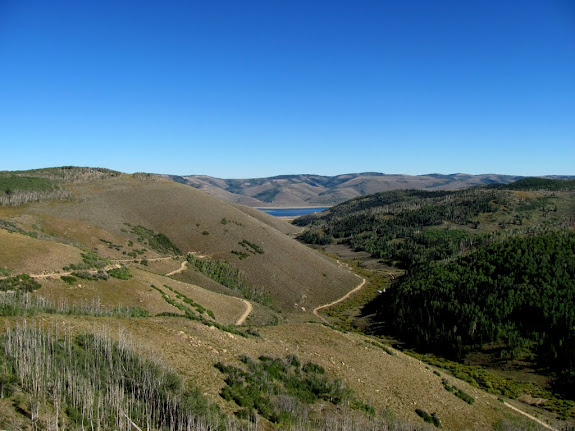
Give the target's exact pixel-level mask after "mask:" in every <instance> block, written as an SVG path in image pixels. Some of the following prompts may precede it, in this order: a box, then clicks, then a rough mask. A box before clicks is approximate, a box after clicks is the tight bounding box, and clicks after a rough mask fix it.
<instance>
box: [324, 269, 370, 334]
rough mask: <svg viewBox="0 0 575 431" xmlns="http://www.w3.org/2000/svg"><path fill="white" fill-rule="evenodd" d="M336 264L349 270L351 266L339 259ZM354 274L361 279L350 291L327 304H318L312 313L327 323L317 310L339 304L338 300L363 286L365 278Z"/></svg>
mask: <svg viewBox="0 0 575 431" xmlns="http://www.w3.org/2000/svg"><path fill="white" fill-rule="evenodd" d="M337 264H338V265H339V266H340V267H345V268H347V269H348V270H349V271H351V267H350V266H349V265H348V264H346V263H341V262H340V261H339V260H338V261H337ZM354 275H355V276H356V277H357V278H359V279H360V280H361V283H359V284H358V285H357V287H356V288H355V289H352V290H350V291H349V292H347V293H346V294H345V295H343V296H342V297H341V298H339V299H336V300H335V301H333V302H330V303H329V304H323V305H320V306H318V307H315V308H314V309H313V314H314V315H316V316H317V317H319V318H320V319H321V320H322V321H323V322H324V323H328V324H329V322H328V321H327V320H326V319H325V318H324V317H322V316H320V314H319V310H323V309H324V308H328V307H331V306H332V305H335V304H339V303H340V302H342V301H345V300H346V299H347V298H349V297H350V296H351V295H353V294H354V293H355V292H357V291H358V290H360V289H361V288H362V287H363V286H365V283H366V282H367V281H366V279H365V278H363V277H360V276H359V275H357V274H354Z"/></svg>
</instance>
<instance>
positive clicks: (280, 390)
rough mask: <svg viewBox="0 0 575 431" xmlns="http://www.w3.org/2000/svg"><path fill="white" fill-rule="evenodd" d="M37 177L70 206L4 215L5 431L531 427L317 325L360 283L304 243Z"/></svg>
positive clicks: (373, 346)
mask: <svg viewBox="0 0 575 431" xmlns="http://www.w3.org/2000/svg"><path fill="white" fill-rule="evenodd" d="M19 174H21V173H19ZM27 175H28V176H31V177H32V176H33V177H34V178H47V179H49V180H50V181H54V182H55V183H56V184H57V186H58V187H60V188H61V189H62V190H63V191H65V192H66V193H68V194H69V196H70V198H69V199H66V200H60V201H53V200H51V201H40V202H30V203H26V204H19V205H4V206H0V243H1V245H2V247H0V327H2V328H3V332H2V334H0V428H2V429H22V430H36V429H38V430H54V429H59V430H64V429H66V430H79V429H88V428H89V429H92V428H94V429H97V428H98V427H100V429H119V430H133V429H137V428H136V427H139V428H141V429H151V430H180V429H181V430H184V429H197V430H208V429H210V430H216V429H218V430H248V429H250V430H272V429H293V430H309V429H317V430H326V431H327V430H333V429H341V430H344V429H346V430H347V429H356V430H360V429H382V430H385V429H395V430H403V429H405V430H407V429H410V430H411V429H429V427H431V426H433V425H430V424H428V423H426V422H425V420H426V419H427V420H428V421H430V423H433V422H434V421H435V423H436V424H439V423H441V425H442V426H443V428H445V429H455V430H457V429H472V428H478V429H487V428H490V427H491V426H493V425H494V424H495V425H497V426H498V427H499V429H513V427H523V426H524V425H525V421H527V419H525V418H524V417H522V416H521V415H519V414H518V413H517V412H515V411H514V410H512V409H510V408H509V407H508V406H506V405H505V404H503V403H502V402H500V401H498V400H497V398H496V397H494V396H492V395H489V394H487V393H485V392H483V391H481V390H479V389H477V388H474V387H472V386H470V385H468V384H467V383H465V382H462V381H459V380H458V379H456V378H455V377H453V376H451V375H449V374H447V373H445V372H443V371H442V372H441V373H439V372H437V371H435V370H434V369H433V368H432V367H429V366H426V365H424V364H423V363H422V362H420V361H419V360H416V359H413V358H410V357H408V356H405V355H403V354H402V353H400V352H397V351H396V350H394V349H392V348H391V347H389V346H388V345H385V344H382V343H381V342H380V341H377V340H375V339H372V338H369V337H366V336H364V335H361V334H353V333H345V332H341V331H336V330H334V329H332V328H330V327H328V326H325V325H323V324H321V323H320V321H319V318H318V317H316V316H315V315H314V314H313V313H312V309H313V308H315V307H316V306H318V305H320V304H325V303H328V302H331V301H333V300H335V299H337V298H339V297H341V296H343V295H344V294H345V293H347V292H348V291H350V290H351V289H352V288H355V287H356V286H357V285H358V283H359V281H360V280H359V279H358V277H356V276H355V275H354V274H352V273H351V272H349V270H348V269H347V268H346V267H345V266H343V265H341V264H338V263H337V262H335V261H334V260H332V259H331V258H328V257H326V256H323V255H320V254H319V253H317V252H316V251H314V250H312V249H310V248H308V247H306V246H304V245H302V244H300V243H298V242H296V241H294V240H293V238H291V237H290V235H289V234H291V233H293V232H294V230H296V231H297V230H299V229H300V228H294V227H293V226H291V227H290V226H289V225H284V224H282V223H281V222H280V221H278V220H275V219H271V218H269V217H268V216H267V215H263V214H260V213H253V212H252V210H249V209H245V208H238V207H234V206H231V205H229V204H226V203H223V202H220V201H217V200H215V199H214V198H212V197H210V196H208V195H206V194H204V193H203V192H200V191H197V190H194V189H193V188H190V187H188V186H185V185H180V184H174V183H172V182H167V181H162V180H158V179H157V178H156V177H153V176H148V175H145V174H138V175H125V174H120V173H117V172H113V171H106V170H98V169H96V170H92V169H89V168H79V169H74V168H58V169H48V170H38V171H34V172H28V173H27ZM167 274H169V275H167ZM246 292H247V293H246ZM260 294H261V295H260ZM246 295H247V296H248V297H249V298H251V299H249V300H247V299H246ZM255 299H257V300H260V301H261V302H262V303H257V302H255ZM246 317H247V321H245V322H246V323H243V322H244V318H246ZM434 371H435V372H434ZM442 379H446V380H447V381H449V383H450V384H451V385H455V386H457V388H458V392H457V393H464V394H466V395H467V396H468V397H470V398H468V401H465V400H463V399H462V398H461V396H456V395H455V394H454V393H453V391H451V392H450V391H448V390H446V387H445V383H443V382H442ZM470 399H473V401H472V402H471V403H470V402H469V400H470ZM545 420H552V419H549V418H545Z"/></svg>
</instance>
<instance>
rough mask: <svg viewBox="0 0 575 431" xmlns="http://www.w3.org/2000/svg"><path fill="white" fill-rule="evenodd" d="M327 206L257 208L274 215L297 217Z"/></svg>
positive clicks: (321, 209) (322, 209)
mask: <svg viewBox="0 0 575 431" xmlns="http://www.w3.org/2000/svg"><path fill="white" fill-rule="evenodd" d="M328 208H329V207H321V208H258V209H259V210H261V211H263V212H265V213H268V214H269V215H273V216H275V217H298V216H302V215H305V214H310V213H316V212H320V211H324V210H326V209H328Z"/></svg>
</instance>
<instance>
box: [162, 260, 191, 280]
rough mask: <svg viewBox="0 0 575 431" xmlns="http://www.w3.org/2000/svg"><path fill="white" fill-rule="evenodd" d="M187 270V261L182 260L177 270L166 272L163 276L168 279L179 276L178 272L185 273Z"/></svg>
mask: <svg viewBox="0 0 575 431" xmlns="http://www.w3.org/2000/svg"><path fill="white" fill-rule="evenodd" d="M187 268H188V261H187V260H184V261H183V262H182V264H181V265H180V267H179V268H178V269H176V270H174V271H172V272H168V273H167V274H165V276H166V277H169V276H170V275H175V274H179V273H180V272H183V271H185V270H186V269H187Z"/></svg>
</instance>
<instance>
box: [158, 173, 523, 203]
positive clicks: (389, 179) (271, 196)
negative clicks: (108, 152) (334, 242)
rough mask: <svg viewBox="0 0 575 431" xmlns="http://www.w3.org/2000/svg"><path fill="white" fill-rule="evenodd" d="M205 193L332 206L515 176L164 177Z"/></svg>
mask: <svg viewBox="0 0 575 431" xmlns="http://www.w3.org/2000/svg"><path fill="white" fill-rule="evenodd" d="M163 177H165V178H169V179H171V180H173V181H175V182H178V183H182V184H187V185H190V186H192V187H194V188H197V189H200V190H203V191H205V192H207V193H209V194H211V195H212V196H215V197H217V198H218V199H222V200H224V201H227V202H233V203H239V204H242V205H248V206H252V207H266V206H279V207H306V206H308V207H309V206H319V207H321V206H331V205H335V204H338V203H341V202H344V201H346V200H348V199H352V198H355V197H357V196H363V195H368V194H371V193H378V192H384V191H387V190H404V189H421V190H457V189H463V188H467V187H473V186H478V185H487V184H507V183H510V182H513V181H516V180H518V179H520V178H522V177H519V176H515V175H498V174H485V175H467V174H450V175H442V174H428V175H417V176H412V175H400V174H381V173H376V172H365V173H357V174H344V175H337V176H331V177H330V176H321V175H281V176H276V177H269V178H250V179H221V178H214V177H210V176H207V175H184V176H178V175H163Z"/></svg>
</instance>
